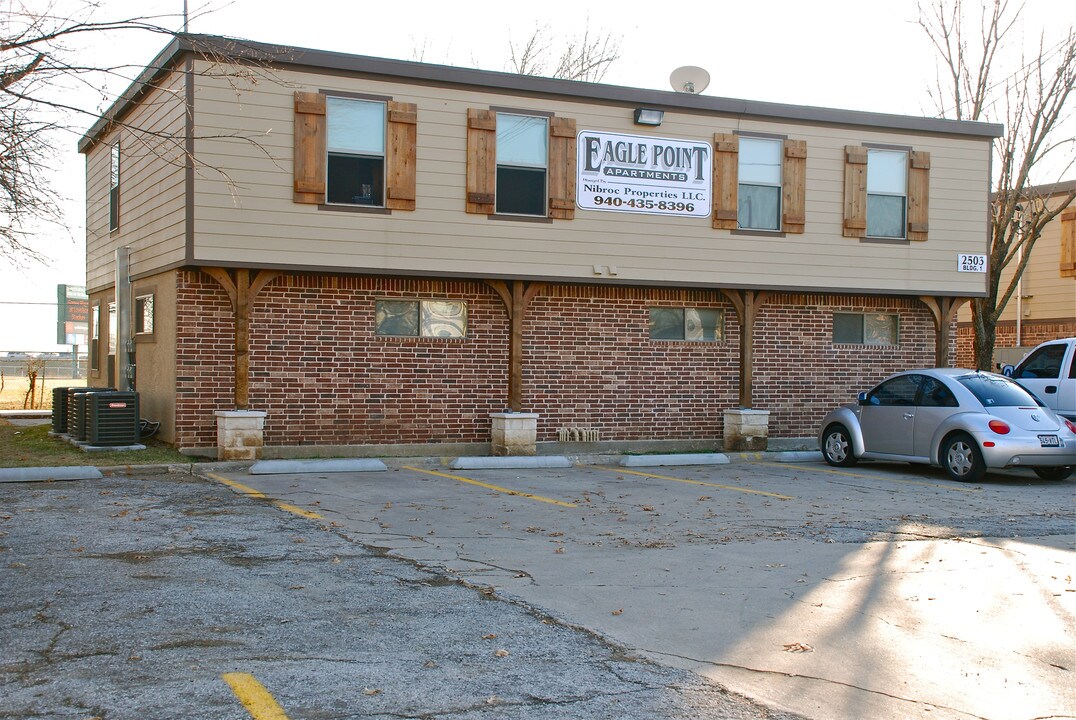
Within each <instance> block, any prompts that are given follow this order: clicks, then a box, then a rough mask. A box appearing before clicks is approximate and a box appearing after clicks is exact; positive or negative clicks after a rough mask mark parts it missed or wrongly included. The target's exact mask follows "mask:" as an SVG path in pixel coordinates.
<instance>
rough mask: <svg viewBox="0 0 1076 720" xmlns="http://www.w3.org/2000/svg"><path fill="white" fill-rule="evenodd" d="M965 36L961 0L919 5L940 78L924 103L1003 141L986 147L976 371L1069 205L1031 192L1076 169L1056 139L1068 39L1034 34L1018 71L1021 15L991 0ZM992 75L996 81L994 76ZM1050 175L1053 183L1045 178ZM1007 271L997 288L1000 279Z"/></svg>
mask: <svg viewBox="0 0 1076 720" xmlns="http://www.w3.org/2000/svg"><path fill="white" fill-rule="evenodd" d="M975 7H977V8H979V9H980V10H981V15H980V17H979V18H978V23H977V26H976V27H972V28H970V29H969V28H968V20H967V17H966V14H965V10H966V8H965V6H964V3H963V0H933V2H932V4H930V5H929V6H926V7H924V6H923V5H919V25H920V27H922V29H923V31H924V32H925V33H926V35H927V37H928V38H929V39H930V42H931V43H932V44H933V45H934V48H935V50H936V51H937V53H938V67H939V72H938V76H937V80H936V82H935V85H934V87H933V88H932V89H931V95H932V96H933V98H934V101H935V102H936V104H937V106H938V110H939V111H940V112H941V114H942V115H943V116H945V117H955V118H956V119H958V120H987V121H994V122H1003V123H1004V124H1005V126H1006V134H1005V136H1004V137H1002V138H999V139H998V140H996V141H995V143H994V173H995V177H994V179H993V193H992V195H991V216H990V244H989V263H988V268H987V296H986V297H983V298H976V299H974V300H972V303H971V306H972V307H971V310H972V325H973V329H974V334H975V339H974V346H975V363H976V366H977V367H978V368H979V369H990V368H991V367H992V364H993V355H994V343H995V340H996V337H997V323H998V320H999V318H1000V317H1001V315H1002V313H1003V312H1004V310H1005V307H1006V306H1007V305H1008V302H1009V300H1010V299H1011V298H1012V296H1013V294H1014V293H1015V291H1016V288H1017V284H1018V283H1019V280H1020V277H1021V275H1022V274H1023V272H1024V269H1025V268H1026V267H1027V263H1028V260H1029V259H1030V257H1031V250H1032V248H1034V246H1035V242H1036V241H1037V240H1038V239H1039V237H1040V235H1041V234H1042V231H1043V228H1045V227H1046V225H1047V224H1048V223H1049V222H1050V221H1051V220H1053V219H1054V218H1055V217H1056V216H1057V215H1059V214H1060V213H1061V212H1062V210H1064V209H1065V207H1067V206H1068V205H1069V204H1070V203H1071V202H1072V200H1073V198H1074V197H1076V192H1070V193H1069V194H1068V195H1067V197H1066V196H1062V197H1061V198H1060V202H1058V201H1056V200H1055V201H1054V202H1051V203H1047V199H1048V198H1046V197H1042V196H1041V195H1040V194H1039V190H1037V187H1038V186H1040V185H1042V184H1045V183H1046V182H1052V181H1057V180H1060V179H1061V178H1063V176H1064V175H1065V174H1066V173H1067V172H1069V171H1070V170H1071V169H1072V168H1073V167H1074V164H1076V160H1074V159H1076V152H1074V148H1076V139H1074V138H1073V137H1072V136H1068V137H1064V135H1065V133H1064V129H1065V121H1066V120H1068V119H1070V118H1071V113H1072V110H1071V107H1070V106H1069V105H1068V100H1069V96H1070V95H1071V94H1072V91H1073V81H1074V79H1076V38H1074V35H1073V30H1072V27H1071V26H1069V27H1068V29H1067V32H1066V33H1065V35H1064V37H1063V38H1062V39H1061V40H1060V41H1059V42H1056V43H1053V44H1050V45H1047V44H1046V43H1045V34H1040V36H1039V42H1038V47H1037V48H1035V55H1034V56H1033V57H1030V58H1029V57H1026V56H1025V55H1024V54H1023V52H1021V53H1020V54H1019V62H1018V66H1017V67H1015V68H1011V67H1010V68H1006V67H1004V66H1003V63H1002V62H1001V57H1002V56H1003V55H1004V51H1005V50H1007V49H1008V45H1009V36H1010V34H1011V31H1012V30H1013V28H1014V27H1015V26H1016V25H1017V21H1018V19H1019V17H1020V13H1021V11H1022V10H1023V8H1024V5H1023V4H1022V3H1021V4H1019V5H1017V6H1015V7H1014V8H1010V3H1009V0H992V2H987V3H983V4H982V5H981V6H980V5H976V6H975ZM999 76H1000V77H999ZM1044 172H1050V173H1052V177H1049V178H1043V177H1041V175H1042V173H1044ZM1010 267H1011V269H1012V272H1011V276H1010V278H1009V280H1008V282H1007V283H1006V284H1005V285H1004V287H1003V286H1002V274H1003V272H1004V271H1005V270H1006V268H1010Z"/></svg>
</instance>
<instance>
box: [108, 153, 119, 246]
mask: <svg viewBox="0 0 1076 720" xmlns="http://www.w3.org/2000/svg"><path fill="white" fill-rule="evenodd" d="M108 157H109V160H108V229H109V231H112V230H115V229H116V228H118V227H119V226H120V141H119V140H117V141H116V142H115V143H114V144H113V145H112V147H111V149H110V150H109V156H108Z"/></svg>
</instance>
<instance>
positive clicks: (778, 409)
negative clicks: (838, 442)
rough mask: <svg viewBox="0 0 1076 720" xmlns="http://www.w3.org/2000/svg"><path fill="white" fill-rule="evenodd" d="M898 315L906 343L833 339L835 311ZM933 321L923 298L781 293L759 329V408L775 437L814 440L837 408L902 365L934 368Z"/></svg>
mask: <svg viewBox="0 0 1076 720" xmlns="http://www.w3.org/2000/svg"><path fill="white" fill-rule="evenodd" d="M834 312H857V313H890V314H893V313H897V314H899V316H900V317H899V332H900V342H899V344H898V345H895V346H888V345H835V344H833V313H834ZM934 344H935V341H934V321H933V319H932V318H931V315H930V311H929V310H927V308H926V307H925V306H924V305H922V303H920V302H919V301H918V300H911V299H905V298H895V297H893V298H886V297H842V296H826V295H774V296H771V299H770V300H769V301H768V302H767V303H766V304H765V305H763V306H762V307H761V308H760V311H759V318H758V321H757V324H756V327H755V375H754V397H753V400H754V405H755V407H757V408H760V409H764V410H769V411H770V436H771V437H807V436H811V435H814V434H816V433H817V432H818V423H819V421H821V419H822V417H823V416H824V415H825V414H826V413H827V412H828V411H829V410H831V409H832V408H833V407H835V406H836V405H839V404H842V403H847V402H852V401H854V400H855V397H856V395H857V394H859V393H860V392H861V391H863V390H869V389H870V388H871V386H872V385H874V384H876V383H878V382H879V381H881V380H882V379H883V378H885V377H886V376H888V375H891V374H893V373H895V372H899V371H901V370H909V369H912V368H924V367H934V364H935V363H934Z"/></svg>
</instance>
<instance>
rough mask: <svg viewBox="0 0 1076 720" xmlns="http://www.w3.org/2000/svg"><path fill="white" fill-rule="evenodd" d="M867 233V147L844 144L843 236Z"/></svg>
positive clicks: (861, 235)
mask: <svg viewBox="0 0 1076 720" xmlns="http://www.w3.org/2000/svg"><path fill="white" fill-rule="evenodd" d="M866 235H867V148H865V147H861V146H859V145H845V146H844V236H845V237H854V238H861V237H866Z"/></svg>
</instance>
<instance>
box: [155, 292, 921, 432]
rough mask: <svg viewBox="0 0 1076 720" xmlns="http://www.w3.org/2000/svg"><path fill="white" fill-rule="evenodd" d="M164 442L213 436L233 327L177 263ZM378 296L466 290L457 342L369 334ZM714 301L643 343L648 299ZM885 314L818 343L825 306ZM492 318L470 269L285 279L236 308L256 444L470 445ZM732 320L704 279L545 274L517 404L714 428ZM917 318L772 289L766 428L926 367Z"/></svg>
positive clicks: (224, 307)
mask: <svg viewBox="0 0 1076 720" xmlns="http://www.w3.org/2000/svg"><path fill="white" fill-rule="evenodd" d="M178 275H179V277H178V282H177V285H178V302H177V322H178V327H177V408H176V415H177V417H176V426H177V433H176V443H177V445H179V446H181V447H212V446H214V445H215V444H216V421H215V418H214V416H213V412H214V411H215V410H218V409H230V408H232V407H234V404H233V394H232V386H233V378H234V365H233V357H234V345H233V342H234V329H233V322H232V310H231V306H230V304H229V302H228V298H227V296H226V294H225V293H224V291H223V290H222V289H221V288H220V287H219V286H218V285H217V284H216V282H215V281H213V280H212V279H211V278H209V277H208V276H206V275H203V274H201V273H198V272H191V271H180V272H179V273H178ZM379 298H448V299H460V300H466V301H467V303H468V314H469V317H468V337H467V338H466V339H454V340H443V339H425V338H423V339H419V338H385V337H377V336H376V335H374V303H375V301H376V300H377V299H379ZM652 306H669V307H713V308H720V309H722V310H723V311H724V317H725V339H724V340H723V341H722V342H717V343H691V342H676V341H655V340H651V339H650V338H649V330H648V319H649V308H650V307H652ZM835 310H843V311H850V312H890V313H893V312H896V313H899V314H900V344H899V345H897V346H891V347H890V346H868V345H833V343H832V342H831V338H832V314H833V312H834V311H835ZM508 330H509V326H508V320H507V317H506V315H505V311H504V308H503V305H502V304H501V301H500V299H499V298H498V297H497V296H496V294H495V293H493V291H492V290H491V289H490V288H488V287H487V286H486V285H485V284H484V283H481V282H465V281H426V280H410V279H391V278H364V277H350V276H321V275H288V276H283V277H281V278H278V279H277V280H275V281H274V282H273V283H270V284H269V285H268V286H267V287H266V288H265V289H264V290H263V291H262V294H261V295H259V297H258V299H257V301H256V302H255V304H254V308H253V314H252V321H251V348H250V351H251V354H250V371H251V382H250V406H251V408H253V409H258V410H265V411H267V412H268V416H267V418H266V434H265V442H266V444H267V445H303V444H321V445H324V444H341V445H343V444H376V443H437V442H486V441H488V440H489V427H490V421H489V417H488V415H489V413H490V412H496V411H500V410H503V409H504V407H505V400H506V397H507V382H508V369H507V368H508ZM739 337H740V327H739V323H738V321H737V317H736V313H735V311H734V309H733V308H732V306H731V305H730V304H729V303H728V301H727V300H726V299H725V298H724V297H723V296H722V295H721V294H720V293H719V292H717V291H712V290H676V289H648V288H617V287H589V286H573V285H555V286H550V287H548V288H546V289H545V291H544V292H542V293H540V294H539V295H538V296H537V297H535V298H534V300H533V301H532V303H531V305H530V307H529V308H528V312H527V318H526V322H525V326H524V387H523V404H524V407H523V409H524V410H526V411H528V412H537V413H539V414H540V416H541V418H540V420H539V427H538V431H539V440H540V441H547V440H555V439H556V433H557V429H558V428H561V427H572V426H575V427H591V428H596V429H598V430H599V433H600V439H602V440H650V439H653V440H667V439H677V440H688V439H707V438H720V437H721V435H722V430H723V428H722V413H723V411H724V410H725V409H726V408H730V407H735V406H736V404H737V402H738V377H739V376H738V369H737V367H738V360H739ZM933 352H934V331H933V324H932V321H931V319H930V314H929V312H928V311H927V310H926V308H925V307H924V306H922V305H921V304H920V303H919V302H918V301H915V300H911V299H902V298H870V297H840V296H825V295H775V296H772V297H771V299H770V300H769V301H768V302H767V303H766V304H765V305H763V306H762V308H761V310H760V313H759V321H758V327H757V328H756V346H755V359H756V367H755V386H754V387H755V392H754V400H755V402H754V405H755V407H757V408H762V409H768V410H770V412H771V415H770V428H771V429H770V432H771V435H772V436H773V437H801V436H811V435H813V434H814V433H815V432H816V430H817V423H818V421H819V420H820V418H821V417H822V415H823V414H824V413H825V412H826V411H827V410H829V409H830V408H831V407H833V406H834V405H836V404H838V403H842V402H848V401H850V400H851V399H852V398H854V397H855V395H856V393H857V392H859V391H860V390H864V389H867V388H868V387H869V386H870V385H871V384H873V383H875V382H877V381H879V380H881V379H882V378H883V377H885V376H886V375H888V374H890V373H892V372H896V371H898V370H903V369H907V368H911V367H926V366H931V365H933V361H934V358H933Z"/></svg>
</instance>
